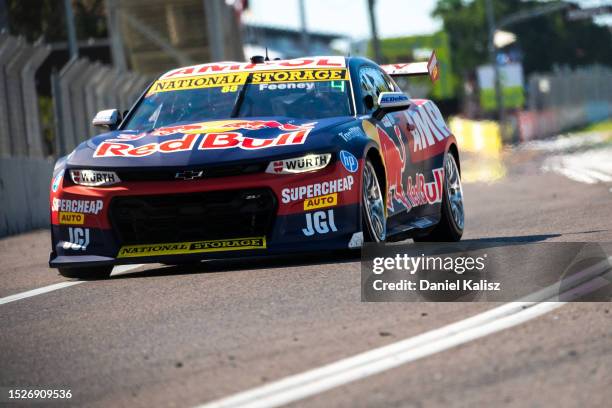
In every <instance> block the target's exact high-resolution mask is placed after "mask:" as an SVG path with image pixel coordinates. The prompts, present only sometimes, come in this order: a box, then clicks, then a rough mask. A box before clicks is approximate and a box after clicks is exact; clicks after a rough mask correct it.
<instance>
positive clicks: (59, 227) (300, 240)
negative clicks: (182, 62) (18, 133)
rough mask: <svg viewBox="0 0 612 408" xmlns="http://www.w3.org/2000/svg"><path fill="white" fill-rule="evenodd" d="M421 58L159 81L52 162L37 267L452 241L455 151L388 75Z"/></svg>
mask: <svg viewBox="0 0 612 408" xmlns="http://www.w3.org/2000/svg"><path fill="white" fill-rule="evenodd" d="M428 74H429V75H430V76H431V77H432V79H434V80H435V79H436V78H437V76H438V67H437V64H436V62H435V54H434V55H432V58H431V59H430V61H429V62H424V63H412V64H398V65H389V66H382V67H381V66H379V65H377V64H375V63H373V62H372V61H370V60H368V59H365V58H356V57H353V58H344V57H312V58H303V59H295V60H275V61H265V60H263V58H261V57H259V58H253V59H252V60H251V62H250V63H238V62H223V63H212V64H203V65H196V66H191V67H186V68H179V69H175V70H172V71H169V72H167V73H165V74H163V75H162V76H161V77H159V78H158V79H157V80H156V81H155V82H153V83H152V84H151V86H150V87H149V88H148V89H147V90H146V91H145V92H144V94H143V95H142V96H141V98H140V99H139V100H138V101H137V103H136V104H135V105H134V107H133V108H132V109H131V110H130V111H129V112H128V113H127V114H126V115H125V117H122V115H121V114H120V113H119V112H118V111H117V110H107V111H102V112H100V113H98V115H96V117H95V118H94V121H93V123H94V125H98V126H105V127H107V128H108V129H109V130H110V131H109V132H107V133H104V134H101V135H98V136H95V137H93V138H91V139H89V140H87V141H85V142H83V143H81V144H80V145H79V146H78V147H77V148H76V149H75V150H74V151H73V152H72V153H71V154H69V155H68V156H66V157H64V158H61V159H60V160H58V162H57V164H56V166H55V170H54V175H53V179H52V184H51V224H52V229H51V231H52V242H53V248H52V252H51V256H50V261H49V263H50V266H51V267H55V268H59V271H60V273H62V274H63V275H65V276H70V277H80V278H101V277H106V276H109V274H110V272H111V270H112V267H113V266H114V265H118V264H129V263H147V262H160V263H166V264H178V263H188V262H198V261H200V260H202V259H211V258H226V257H236V256H239V257H242V256H258V255H268V254H284V253H292V252H297V251H320V250H337V249H346V248H358V247H360V246H361V245H362V243H363V242H364V241H373V242H384V241H388V240H398V239H405V238H408V237H411V238H414V239H415V240H423V241H457V240H459V239H460V238H461V235H462V233H463V227H464V213H463V192H462V188H461V179H460V167H459V154H458V149H457V143H456V140H455V138H454V136H453V135H452V134H451V132H450V130H449V128H448V127H447V125H446V123H445V121H444V119H443V117H442V115H441V113H440V111H439V110H438V108H437V107H436V105H435V104H434V103H433V102H432V101H429V100H417V99H410V98H409V97H408V96H407V95H406V94H404V93H402V92H401V91H400V89H399V87H398V86H397V84H396V83H395V81H394V80H393V79H392V77H393V76H401V75H408V76H411V75H428Z"/></svg>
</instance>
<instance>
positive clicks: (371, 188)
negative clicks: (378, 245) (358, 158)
mask: <svg viewBox="0 0 612 408" xmlns="http://www.w3.org/2000/svg"><path fill="white" fill-rule="evenodd" d="M361 194H362V200H361V201H362V203H363V204H362V209H363V211H362V213H363V214H362V218H363V222H362V224H363V235H364V239H365V241H366V242H384V241H385V239H386V238H387V217H386V215H385V200H384V198H383V195H382V191H381V189H380V183H379V182H378V177H377V176H376V170H374V166H373V165H372V162H371V161H370V159H366V161H365V165H364V167H363V184H362V189H361Z"/></svg>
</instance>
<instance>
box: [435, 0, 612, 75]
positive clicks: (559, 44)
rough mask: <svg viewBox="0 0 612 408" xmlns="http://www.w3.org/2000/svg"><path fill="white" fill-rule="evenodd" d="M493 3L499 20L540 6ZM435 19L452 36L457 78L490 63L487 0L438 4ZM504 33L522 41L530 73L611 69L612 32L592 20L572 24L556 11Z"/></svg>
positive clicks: (518, 0)
mask: <svg viewBox="0 0 612 408" xmlns="http://www.w3.org/2000/svg"><path fill="white" fill-rule="evenodd" d="M493 2H494V4H495V16H496V20H497V21H500V20H501V19H502V18H504V17H506V16H508V15H510V14H513V13H515V12H518V11H523V10H529V9H533V8H535V7H539V6H541V5H542V2H538V1H521V0H494V1H493ZM433 15H434V16H437V17H440V18H442V21H443V23H444V29H445V31H446V32H447V33H448V35H449V37H450V46H451V49H452V66H453V69H454V70H455V73H456V74H457V75H459V76H460V77H461V76H463V74H464V73H466V72H470V71H472V70H474V69H475V68H476V67H477V66H478V65H481V64H486V63H487V62H488V58H487V23H486V14H485V0H473V1H470V2H468V1H465V0H439V1H438V4H437V6H436V8H435V10H434V12H433ZM504 29H505V30H508V31H511V32H513V33H515V34H516V35H517V37H518V38H517V43H518V46H519V48H520V49H521V51H522V53H523V67H524V69H525V73H526V74H530V73H532V72H536V71H539V72H545V71H550V70H551V69H552V68H553V66H555V65H559V66H563V65H567V66H570V67H575V66H578V65H588V64H594V63H599V64H604V65H609V66H612V32H611V31H610V30H609V29H608V28H606V27H601V26H598V25H596V24H595V23H593V22H592V21H591V20H582V21H568V20H567V19H566V18H565V13H564V12H556V13H554V14H549V15H546V16H541V17H537V18H534V19H532V20H528V21H525V22H522V23H518V24H515V25H512V26H509V27H507V28H504Z"/></svg>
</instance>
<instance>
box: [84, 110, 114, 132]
mask: <svg viewBox="0 0 612 408" xmlns="http://www.w3.org/2000/svg"><path fill="white" fill-rule="evenodd" d="M120 123H121V114H120V113H119V111H118V110H117V109H106V110H102V111H100V112H98V113H97V114H96V116H95V117H94V118H93V120H92V121H91V124H92V125H94V126H97V127H107V128H109V129H110V130H115V129H116V128H117V126H119V124H120Z"/></svg>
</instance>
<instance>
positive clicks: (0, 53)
mask: <svg viewBox="0 0 612 408" xmlns="http://www.w3.org/2000/svg"><path fill="white" fill-rule="evenodd" d="M50 52H51V48H50V47H49V46H48V45H44V44H41V43H40V42H38V43H36V44H34V45H31V44H28V43H27V42H26V41H25V39H24V38H22V37H13V36H10V35H8V34H6V33H0V118H2V120H0V156H28V157H43V142H42V137H41V131H40V119H39V111H38V98H37V92H36V82H35V80H34V75H35V74H36V70H37V69H38V68H39V67H40V65H41V64H42V63H43V62H44V60H45V58H47V56H48V55H49V53H50Z"/></svg>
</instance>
